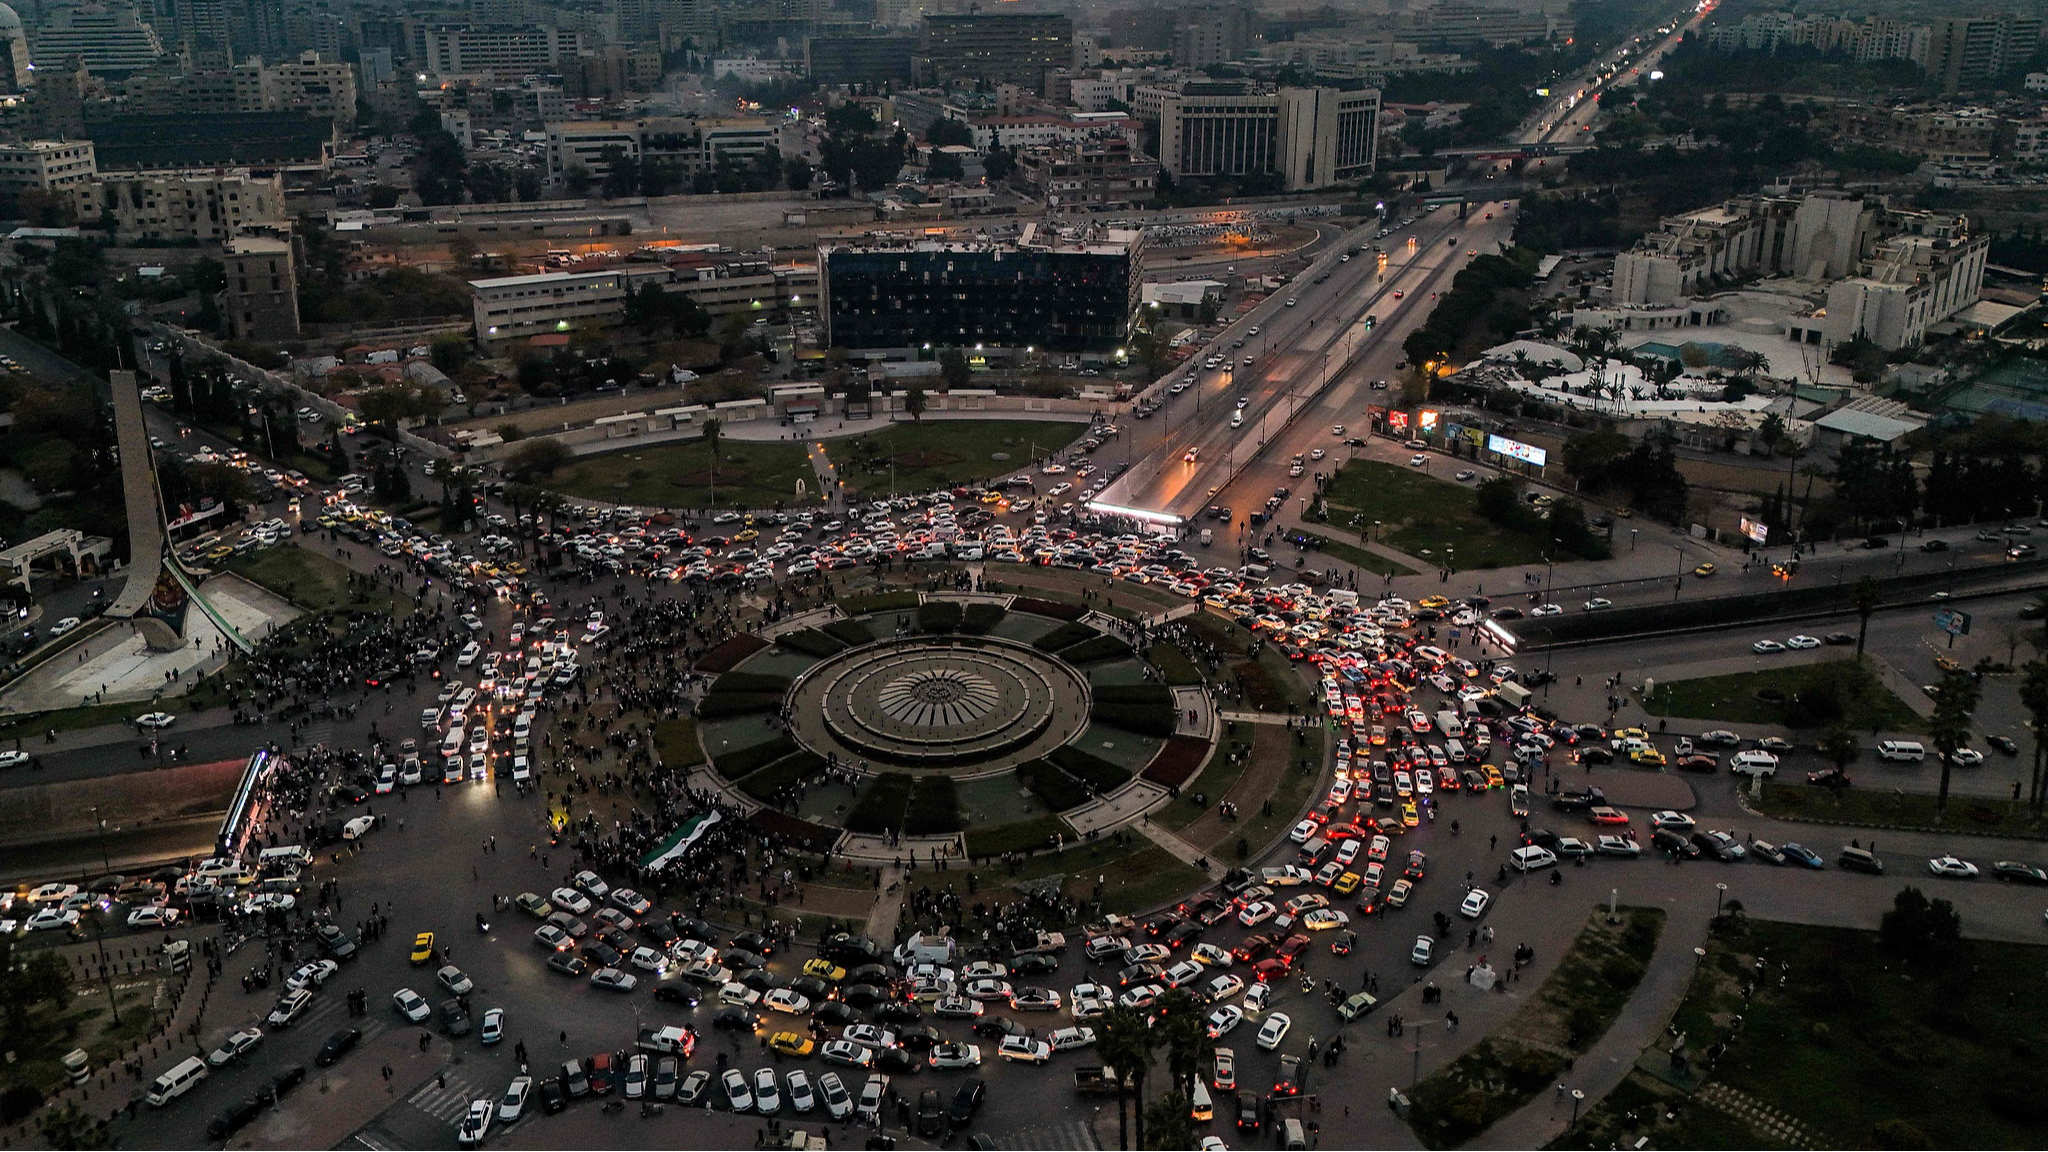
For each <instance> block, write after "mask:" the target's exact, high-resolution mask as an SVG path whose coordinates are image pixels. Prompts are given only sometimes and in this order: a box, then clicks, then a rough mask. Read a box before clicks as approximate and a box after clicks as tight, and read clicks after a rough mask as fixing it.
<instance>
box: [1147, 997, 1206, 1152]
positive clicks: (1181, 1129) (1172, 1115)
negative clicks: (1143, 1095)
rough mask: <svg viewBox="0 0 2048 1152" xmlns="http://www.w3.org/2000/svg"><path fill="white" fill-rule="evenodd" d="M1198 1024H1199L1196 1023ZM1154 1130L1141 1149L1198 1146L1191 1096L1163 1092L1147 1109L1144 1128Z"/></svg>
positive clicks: (1176, 1149) (1173, 1150) (1176, 1151)
mask: <svg viewBox="0 0 2048 1152" xmlns="http://www.w3.org/2000/svg"><path fill="white" fill-rule="evenodd" d="M1196 1023H1197V1025H1199V1024H1200V1021H1199V1020H1197V1021H1196ZM1144 1126H1146V1127H1149V1128H1150V1129H1151V1133H1150V1135H1148V1136H1146V1137H1145V1139H1144V1143H1142V1144H1141V1145H1139V1146H1140V1147H1142V1148H1161V1149H1167V1150H1169V1152H1180V1150H1182V1149H1187V1148H1193V1147H1194V1146H1195V1140H1196V1135H1195V1111H1194V1107H1193V1105H1191V1104H1189V1103H1188V1095H1187V1093H1185V1092H1182V1091H1180V1090H1179V1089H1175V1090H1173V1091H1171V1092H1162V1093H1160V1095H1159V1099H1157V1100H1154V1101H1153V1102H1152V1103H1151V1104H1149V1105H1147V1106H1146V1108H1145V1125H1144Z"/></svg>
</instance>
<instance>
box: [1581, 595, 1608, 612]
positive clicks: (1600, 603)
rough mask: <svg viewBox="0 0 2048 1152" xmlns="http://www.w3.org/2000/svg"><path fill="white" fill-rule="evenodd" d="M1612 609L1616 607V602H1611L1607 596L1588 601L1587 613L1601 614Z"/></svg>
mask: <svg viewBox="0 0 2048 1152" xmlns="http://www.w3.org/2000/svg"><path fill="white" fill-rule="evenodd" d="M1612 607H1614V601H1612V600H1609V599H1608V598H1607V597H1605V596H1595V597H1593V598H1592V599H1591V600H1588V601H1586V611H1588V612H1599V611H1602V610H1603V609H1607V608H1612Z"/></svg>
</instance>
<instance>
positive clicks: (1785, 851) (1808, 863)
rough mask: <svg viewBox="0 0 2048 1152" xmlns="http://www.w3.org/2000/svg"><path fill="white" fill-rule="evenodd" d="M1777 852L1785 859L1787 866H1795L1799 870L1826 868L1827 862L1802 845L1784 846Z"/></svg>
mask: <svg viewBox="0 0 2048 1152" xmlns="http://www.w3.org/2000/svg"><path fill="white" fill-rule="evenodd" d="M1778 851H1779V852H1780V853H1781V854H1782V855H1783V856H1784V857H1785V863H1787V864H1796V865H1798V866H1799V867H1801V868H1825V867H1827V862H1826V861H1824V860H1822V859H1821V858H1820V854H1819V853H1817V852H1815V851H1813V850H1812V849H1810V848H1807V847H1806V846H1805V845H1802V844H1786V845H1784V846H1783V847H1781V848H1779V849H1778Z"/></svg>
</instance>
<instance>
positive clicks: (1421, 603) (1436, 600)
mask: <svg viewBox="0 0 2048 1152" xmlns="http://www.w3.org/2000/svg"><path fill="white" fill-rule="evenodd" d="M1415 606H1416V607H1418V608H1449V607H1450V606H1451V602H1450V600H1449V598H1447V597H1443V596H1424V597H1423V598H1422V599H1421V600H1418V601H1416V604H1415Z"/></svg>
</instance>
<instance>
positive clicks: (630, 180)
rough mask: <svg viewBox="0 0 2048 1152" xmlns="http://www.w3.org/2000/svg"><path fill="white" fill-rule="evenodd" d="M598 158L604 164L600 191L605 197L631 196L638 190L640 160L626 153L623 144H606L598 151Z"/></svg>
mask: <svg viewBox="0 0 2048 1152" xmlns="http://www.w3.org/2000/svg"><path fill="white" fill-rule="evenodd" d="M598 159H599V160H600V161H602V162H603V164H604V166H605V170H604V184H603V187H602V191H601V193H600V194H601V195H603V196H604V197H605V198H607V199H617V198H619V197H622V196H631V195H632V194H633V193H635V192H637V191H639V190H640V162H639V161H638V160H637V159H635V158H633V157H631V156H628V155H626V149H625V148H624V146H622V145H618V144H608V145H606V146H605V148H604V150H603V151H602V152H600V153H598Z"/></svg>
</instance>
